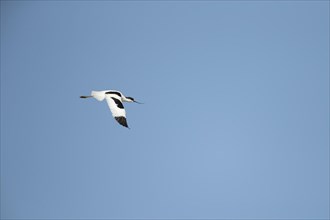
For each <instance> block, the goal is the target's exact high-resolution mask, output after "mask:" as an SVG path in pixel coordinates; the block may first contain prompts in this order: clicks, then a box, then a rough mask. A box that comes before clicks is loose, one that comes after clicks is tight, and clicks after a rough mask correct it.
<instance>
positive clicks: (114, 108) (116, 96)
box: [80, 90, 143, 128]
mask: <svg viewBox="0 0 330 220" xmlns="http://www.w3.org/2000/svg"><path fill="white" fill-rule="evenodd" d="M80 98H82V99H86V98H95V99H96V100H98V101H100V102H101V101H103V100H104V99H105V100H106V101H107V103H108V106H109V108H110V111H111V113H112V116H113V117H114V118H115V119H116V121H117V122H118V123H119V124H120V125H122V126H124V127H126V128H129V127H128V124H127V120H126V111H125V108H124V105H123V102H135V103H138V104H143V103H141V102H138V101H136V100H135V99H134V98H132V97H129V96H124V95H123V93H121V92H119V91H116V90H102V91H92V92H91V95H87V96H86V95H83V96H80Z"/></svg>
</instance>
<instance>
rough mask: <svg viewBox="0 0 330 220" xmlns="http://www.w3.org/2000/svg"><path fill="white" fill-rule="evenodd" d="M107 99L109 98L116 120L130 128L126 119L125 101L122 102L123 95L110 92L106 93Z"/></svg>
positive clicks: (108, 101)
mask: <svg viewBox="0 0 330 220" xmlns="http://www.w3.org/2000/svg"><path fill="white" fill-rule="evenodd" d="M105 99H106V100H107V103H108V106H109V108H110V111H111V113H112V116H113V117H114V118H115V119H116V121H117V122H118V123H119V124H121V125H122V126H124V127H126V128H128V125H127V121H126V111H125V108H124V105H123V103H122V102H121V97H120V96H118V95H117V94H113V93H109V94H107V93H106V94H105Z"/></svg>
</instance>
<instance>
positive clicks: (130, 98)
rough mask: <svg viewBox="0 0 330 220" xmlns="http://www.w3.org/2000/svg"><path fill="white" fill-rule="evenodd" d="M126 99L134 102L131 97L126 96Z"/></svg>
mask: <svg viewBox="0 0 330 220" xmlns="http://www.w3.org/2000/svg"><path fill="white" fill-rule="evenodd" d="M126 98H127V99H129V100H132V101H133V102H134V101H135V100H134V98H132V97H129V96H128V97H126Z"/></svg>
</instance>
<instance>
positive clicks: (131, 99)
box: [126, 96, 143, 104]
mask: <svg viewBox="0 0 330 220" xmlns="http://www.w3.org/2000/svg"><path fill="white" fill-rule="evenodd" d="M126 99H128V100H130V101H132V102H135V103H138V104H143V103H141V102H138V101H136V100H135V99H134V98H132V97H129V96H128V97H126Z"/></svg>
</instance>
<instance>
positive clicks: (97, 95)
mask: <svg viewBox="0 0 330 220" xmlns="http://www.w3.org/2000/svg"><path fill="white" fill-rule="evenodd" d="M91 95H92V96H93V97H94V98H95V99H97V100H98V101H103V99H104V98H105V94H104V92H100V91H92V93H91Z"/></svg>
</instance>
